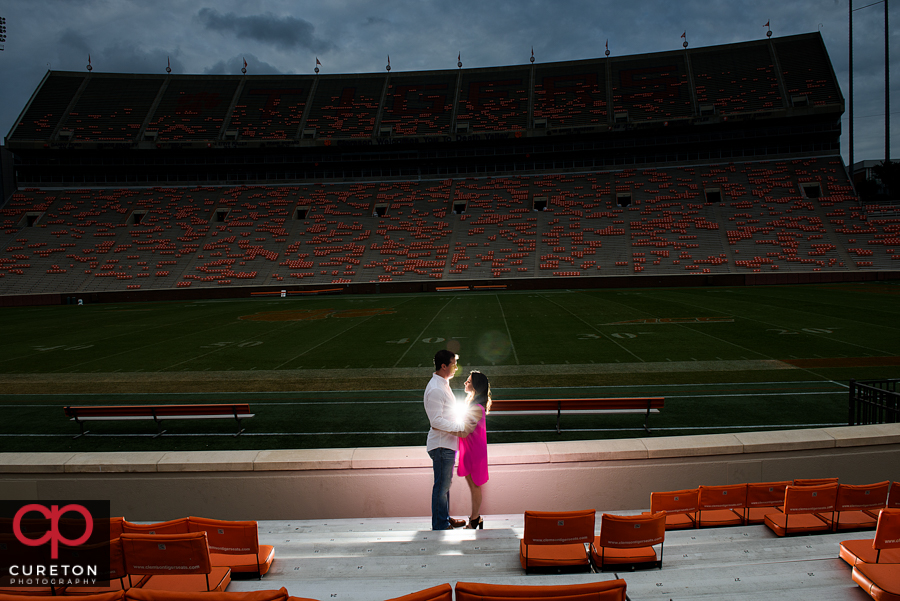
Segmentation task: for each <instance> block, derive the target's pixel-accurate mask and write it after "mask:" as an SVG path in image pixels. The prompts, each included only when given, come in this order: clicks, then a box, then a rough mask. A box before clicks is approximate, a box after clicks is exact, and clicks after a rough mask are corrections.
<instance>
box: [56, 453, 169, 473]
mask: <svg viewBox="0 0 900 601" xmlns="http://www.w3.org/2000/svg"><path fill="white" fill-rule="evenodd" d="M165 455H166V454H165V452H162V451H160V452H157V453H78V454H77V455H75V456H74V457H72V458H71V459H70V460H69V461H67V462H66V464H65V465H64V466H63V467H64V468H65V471H66V472H68V473H100V472H106V473H127V472H155V471H157V465H158V464H159V463H160V462H161V461H162V460H163V458H164V457H165Z"/></svg>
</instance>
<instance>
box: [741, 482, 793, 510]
mask: <svg viewBox="0 0 900 601" xmlns="http://www.w3.org/2000/svg"><path fill="white" fill-rule="evenodd" d="M789 484H791V482H790V480H785V481H783V482H751V483H750V484H748V485H747V507H751V508H753V507H778V506H779V505H781V504H783V503H784V489H785V488H786V487H787V486H788V485H789Z"/></svg>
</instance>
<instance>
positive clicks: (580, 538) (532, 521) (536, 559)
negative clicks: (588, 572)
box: [519, 509, 596, 574]
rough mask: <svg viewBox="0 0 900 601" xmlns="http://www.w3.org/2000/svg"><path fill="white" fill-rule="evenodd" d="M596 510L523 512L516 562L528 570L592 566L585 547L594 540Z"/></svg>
mask: <svg viewBox="0 0 900 601" xmlns="http://www.w3.org/2000/svg"><path fill="white" fill-rule="evenodd" d="M595 515H596V511H594V510H593V509H590V510H584V511H526V512H525V533H524V537H523V538H522V540H521V541H520V542H519V561H520V562H521V564H522V568H524V569H525V573H526V574H527V573H528V569H529V568H534V567H544V568H557V569H559V568H562V567H568V566H572V567H577V566H586V567H587V568H588V569H590V567H591V556H590V555H589V554H588V552H587V550H586V548H585V545H586V544H590V543H591V541H593V540H594V520H595Z"/></svg>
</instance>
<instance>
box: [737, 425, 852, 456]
mask: <svg viewBox="0 0 900 601" xmlns="http://www.w3.org/2000/svg"><path fill="white" fill-rule="evenodd" d="M734 436H735V438H737V439H738V440H739V441H740V442H741V444H742V445H743V446H744V453H768V452H772V451H801V450H805V449H830V448H833V447H834V446H836V445H835V440H834V437H833V436H829V435H828V433H827V432H825V430H788V431H779V432H742V433H740V434H735V435H734Z"/></svg>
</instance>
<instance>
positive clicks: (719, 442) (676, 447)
mask: <svg viewBox="0 0 900 601" xmlns="http://www.w3.org/2000/svg"><path fill="white" fill-rule="evenodd" d="M642 440H643V443H644V446H646V447H647V451H648V457H649V458H650V459H656V458H660V457H700V456H703V455H736V454H739V453H743V452H744V445H743V444H741V441H740V440H738V438H737V436H735V435H734V434H708V435H706V436H666V437H663V438H644V439H642Z"/></svg>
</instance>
